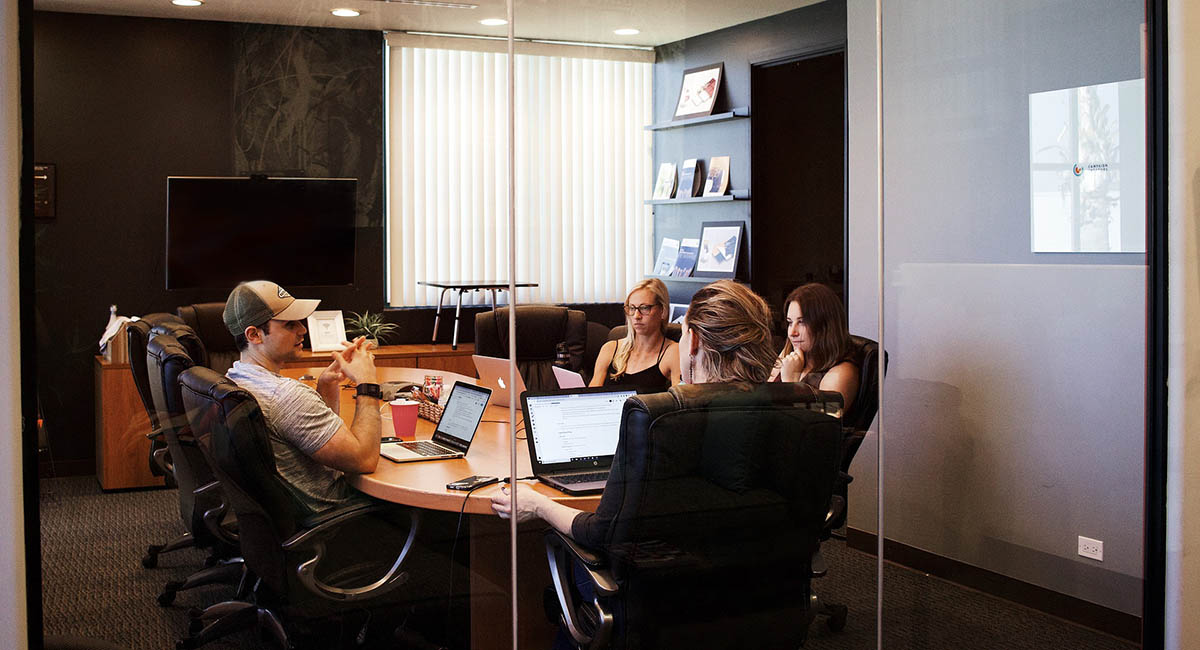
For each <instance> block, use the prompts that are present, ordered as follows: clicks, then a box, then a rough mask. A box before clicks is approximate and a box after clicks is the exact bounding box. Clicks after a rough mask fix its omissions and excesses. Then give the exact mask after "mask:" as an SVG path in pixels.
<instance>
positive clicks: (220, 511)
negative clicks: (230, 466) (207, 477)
mask: <svg viewBox="0 0 1200 650" xmlns="http://www.w3.org/2000/svg"><path fill="white" fill-rule="evenodd" d="M192 494H194V495H196V496H197V497H201V498H203V497H207V496H210V495H214V496H216V497H217V499H218V500H219V503H218V504H217V505H216V506H213V507H212V508H209V509H208V510H205V511H204V516H203V520H204V527H205V528H207V529H208V532H210V533H212V535H213V536H214V537H216V538H217V539H219V540H221V541H223V542H225V543H227V544H230V545H232V546H237V545H238V543H239V541H238V540H239V538H238V535H237V533H235V532H233V531H232V530H229V529H228V528H226V527H224V526H222V525H221V522H222V521H224V520H225V513H226V512H228V511H229V504H227V503H225V493H224V492H222V491H221V482H220V481H210V482H208V483H205V484H204V485H201V486H200V487H198V488H196V489H195V490H192Z"/></svg>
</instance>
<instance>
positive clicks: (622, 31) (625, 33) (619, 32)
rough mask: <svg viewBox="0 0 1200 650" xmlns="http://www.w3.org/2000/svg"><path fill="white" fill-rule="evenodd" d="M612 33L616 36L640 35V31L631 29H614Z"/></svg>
mask: <svg viewBox="0 0 1200 650" xmlns="http://www.w3.org/2000/svg"><path fill="white" fill-rule="evenodd" d="M613 33H614V34H616V35H617V36H633V35H635V34H641V33H642V31H641V30H639V29H634V28H632V27H622V28H620V29H614V30H613Z"/></svg>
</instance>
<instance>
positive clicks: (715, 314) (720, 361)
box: [687, 280, 775, 383]
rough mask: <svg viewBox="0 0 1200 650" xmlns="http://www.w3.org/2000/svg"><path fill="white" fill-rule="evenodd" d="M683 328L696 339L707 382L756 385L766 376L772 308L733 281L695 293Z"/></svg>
mask: <svg viewBox="0 0 1200 650" xmlns="http://www.w3.org/2000/svg"><path fill="white" fill-rule="evenodd" d="M687 327H688V329H690V330H692V335H693V336H698V337H699V338H700V346H699V352H698V353H697V357H698V359H697V360H698V362H699V363H700V365H701V366H702V367H703V368H704V372H705V374H706V375H707V376H708V378H709V381H717V382H720V381H750V382H755V383H761V382H764V381H766V380H767V376H768V375H770V373H771V364H772V363H773V362H774V360H775V351H774V350H772V349H771V310H770V308H768V307H767V302H766V301H765V300H763V299H762V298H760V297H759V296H758V294H756V293H754V292H753V291H751V290H749V289H747V288H746V287H744V286H742V285H740V284H738V283H736V282H734V281H732V280H718V281H716V282H713V283H712V284H710V285H708V286H705V287H704V288H702V289H700V290H699V291H697V292H696V293H695V295H693V296H692V302H691V304H689V305H688V311H687Z"/></svg>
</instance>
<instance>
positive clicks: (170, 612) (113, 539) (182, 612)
mask: <svg viewBox="0 0 1200 650" xmlns="http://www.w3.org/2000/svg"><path fill="white" fill-rule="evenodd" d="M41 507H42V591H43V599H42V608H43V615H44V630H45V633H46V634H47V635H50V634H57V635H75V636H84V637H90V638H97V639H103V640H106V641H110V642H113V643H116V644H118V645H120V646H124V647H126V648H128V649H129V650H163V649H169V648H173V647H174V645H175V641H176V640H177V639H178V638H179V637H180V636H182V635H183V633H184V632H185V630H186V626H187V622H188V617H187V611H188V609H189V608H191V607H204V606H206V605H208V604H211V603H214V602H218V601H220V600H224V598H225V597H226V596H228V595H229V593H230V591H231V590H230V589H229V588H227V587H208V588H201V589H197V590H194V591H189V592H182V593H180V594H179V597H178V599H177V600H176V602H175V604H174V605H172V606H170V607H159V606H158V605H157V604H156V603H155V597H156V596H157V595H158V593H159V592H160V591H161V589H162V585H163V584H164V583H165V582H167V581H169V580H182V579H183V578H184V577H186V576H187V575H188V574H189V573H190V572H191V571H193V570H195V569H196V568H197V567H199V566H200V565H201V563H202V562H203V560H204V555H203V553H201V552H200V551H196V550H192V549H186V550H180V551H175V552H172V553H167V554H164V555H162V556H160V558H159V566H158V568H156V569H144V568H142V565H141V558H142V555H143V554H144V552H145V550H146V545H147V544H150V543H156V544H162V543H166V542H167V541H168V540H170V539H172V538H173V537H174V536H176V535H178V534H179V532H180V531H181V530H182V528H181V524H180V522H179V509H178V508H179V506H178V501H177V496H176V493H175V491H174V490H151V491H144V492H123V493H115V494H103V493H101V492H100V489H99V487H98V485H97V483H96V479H95V478H94V477H71V478H59V479H45V480H43V481H42V482H41ZM825 548H826V550H825V557H826V560H827V561H828V563H829V575H828V576H827V577H826V578H823V579H821V580H817V581H815V582H814V588H815V589H816V590H817V592H818V593H819V594H821V596H822V597H823V598H825V599H827V600H829V601H833V602H838V603H843V604H846V605H848V606H849V607H850V616H849V620H848V623H847V626H846V629H845V630H844V631H842V632H839V633H833V632H830V631H829V630H828V629H827V628H826V627H825V625H824V624H823V623H820V622H818V624H817V625H815V626H814V627H813V629H812V631H811V633H810V635H809V642H808V644H807V646H806V648H810V649H813V650H827V649H838V650H850V649H853V650H860V649H861V650H867V649H869V648H874V647H875V611H874V610H875V587H874V581H875V562H874V558H872V557H870V556H867V555H864V554H862V553H859V552H857V551H853V550H850V549H847V548H846V547H845V546H844V545H843V544H842V543H840V542H836V543H832V544H827V545H826V547H825ZM884 583H885V585H886V587H885V589H886V591H885V596H886V599H885V607H884V623H885V630H886V632H885V635H886V636H885V639H884V647H886V648H889V650H891V649H904V650H907V649H925V648H928V649H936V648H955V649H958V648H973V649H981V650H990V649H993V648H994V649H996V650H1000V649H1003V650H1013V649H1019V648H1028V649H1033V650H1043V649H1044V650H1075V649H1078V650H1109V649H1111V650H1134V649H1135V648H1137V647H1138V646H1137V645H1135V644H1131V643H1127V642H1124V641H1121V640H1118V639H1115V638H1113V637H1110V636H1107V635H1105V634H1101V633H1099V632H1094V631H1092V630H1088V629H1085V628H1082V627H1079V626H1076V625H1073V624H1071V623H1067V622H1065V621H1061V620H1059V619H1056V618H1054V617H1051V616H1047V615H1045V614H1042V613H1040V612H1036V611H1033V610H1030V609H1027V608H1025V607H1022V606H1020V605H1016V604H1013V603H1010V602H1007V601H1004V600H1000V599H997V598H993V597H991V596H987V595H985V594H981V593H978V592H975V591H972V590H969V589H964V588H962V587H959V586H957V585H953V584H951V583H948V582H944V581H942V580H939V579H937V578H931V577H929V576H926V575H924V574H921V573H917V572H915V571H911V570H908V569H905V568H903V567H897V566H892V565H888V566H887V567H886V568H885V574H884ZM205 647H206V648H212V650H232V649H244V648H271V647H273V646H272V645H271V644H269V643H266V642H263V641H260V640H259V638H258V637H257V635H255V634H252V633H242V634H239V635H236V636H232V637H229V638H227V639H224V640H222V641H219V642H215V643H212V644H209V645H208V646H205Z"/></svg>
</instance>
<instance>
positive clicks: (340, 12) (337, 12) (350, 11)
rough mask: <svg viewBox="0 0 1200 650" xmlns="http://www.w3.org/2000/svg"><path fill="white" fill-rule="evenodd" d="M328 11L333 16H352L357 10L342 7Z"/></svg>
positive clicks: (355, 14) (356, 13)
mask: <svg viewBox="0 0 1200 650" xmlns="http://www.w3.org/2000/svg"><path fill="white" fill-rule="evenodd" d="M329 13H331V14H333V15H335V16H340V17H342V18H353V17H355V16H357V15H358V10H357V9H345V8H343V9H334V10H333V11H331V12H329Z"/></svg>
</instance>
